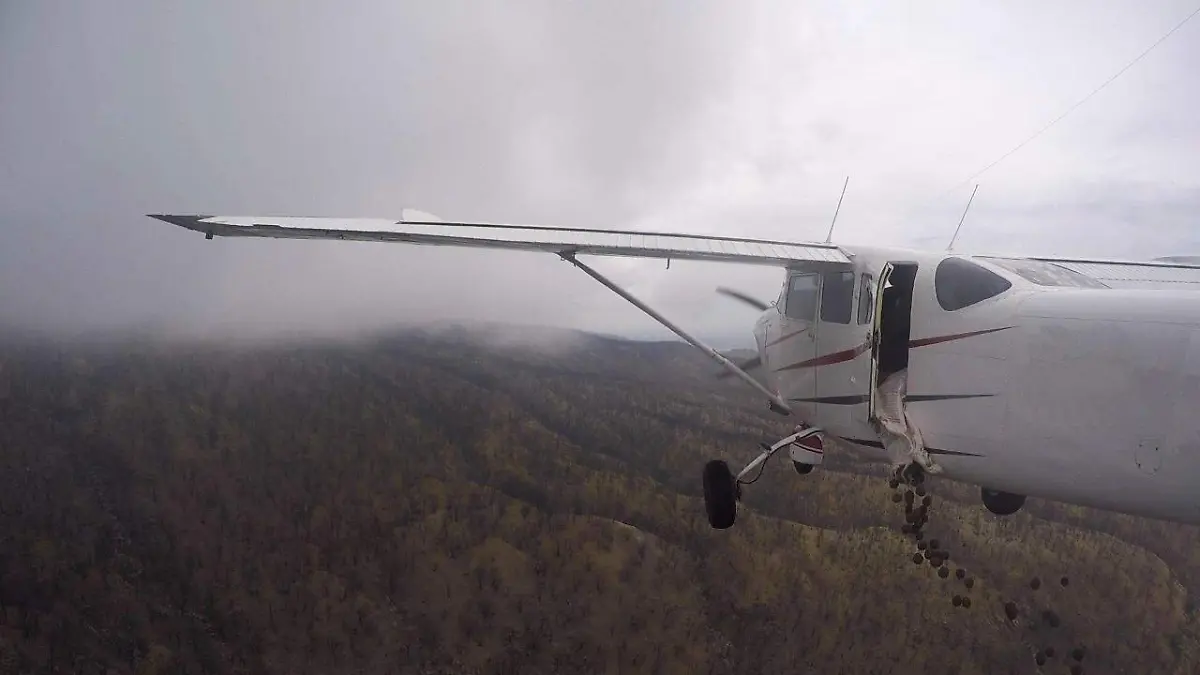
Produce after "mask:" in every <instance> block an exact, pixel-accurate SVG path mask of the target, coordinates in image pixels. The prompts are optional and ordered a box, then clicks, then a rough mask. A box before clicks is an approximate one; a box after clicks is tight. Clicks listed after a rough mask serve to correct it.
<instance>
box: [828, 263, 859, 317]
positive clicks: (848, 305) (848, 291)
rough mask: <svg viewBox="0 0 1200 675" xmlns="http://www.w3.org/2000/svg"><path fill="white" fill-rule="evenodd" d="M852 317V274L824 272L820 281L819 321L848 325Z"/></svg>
mask: <svg viewBox="0 0 1200 675" xmlns="http://www.w3.org/2000/svg"><path fill="white" fill-rule="evenodd" d="M853 316H854V272H826V273H825V274H824V279H822V280H821V321H828V322H830V323H842V324H848V323H850V319H851V317H853Z"/></svg>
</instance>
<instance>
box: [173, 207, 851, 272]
mask: <svg viewBox="0 0 1200 675" xmlns="http://www.w3.org/2000/svg"><path fill="white" fill-rule="evenodd" d="M150 217H152V218H157V219H158V220H162V221H164V222H167V223H171V224H173V225H178V226H180V227H184V228H187V229H189V230H195V231H197V232H203V233H204V234H205V235H206V236H207V237H209V238H211V237H272V238H280V239H334V240H341V241H382V242H394V243H406V244H425V245H432V246H468V247H477V248H500V249H514V250H526V251H544V252H549V253H555V254H589V255H607V256H625V257H640V258H667V259H672V258H673V259H677V260H712V261H726V262H741V263H750V264H760V265H776V266H784V267H813V266H816V267H826V266H827V267H834V268H838V267H844V266H846V265H848V264H849V263H850V257H849V256H848V255H847V254H846V252H845V251H843V250H842V249H841V248H840V247H838V246H836V245H833V244H808V243H797V242H785V241H767V240H762V239H739V238H731V237H709V236H702V235H689V234H678V233H668V232H628V231H623V230H601V229H585V228H565V227H536V226H527V225H500V224H491V223H448V222H434V221H408V220H386V219H376V218H311V217H306V218H280V217H257V216H195V215H151V216H150Z"/></svg>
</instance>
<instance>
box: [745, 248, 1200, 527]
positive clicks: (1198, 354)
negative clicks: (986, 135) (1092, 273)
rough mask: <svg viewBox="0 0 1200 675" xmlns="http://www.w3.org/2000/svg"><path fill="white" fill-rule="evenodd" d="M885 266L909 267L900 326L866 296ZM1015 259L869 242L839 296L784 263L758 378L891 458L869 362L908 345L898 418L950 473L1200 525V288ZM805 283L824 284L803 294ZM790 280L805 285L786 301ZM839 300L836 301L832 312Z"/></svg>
mask: <svg viewBox="0 0 1200 675" xmlns="http://www.w3.org/2000/svg"><path fill="white" fill-rule="evenodd" d="M948 259H950V260H953V261H954V262H950V263H946V262H945V261H946V260H948ZM888 260H892V261H906V262H910V263H915V270H916V274H915V277H914V278H913V280H912V283H911V305H910V309H908V310H907V317H904V313H905V312H904V311H903V310H896V309H895V308H894V307H893V309H892V310H891V311H892V312H893V313H892V314H890V315H888V314H887V311H888V310H884V316H883V319H884V322H886V321H888V320H891V321H892V322H893V328H894V330H891V331H890V333H889V330H888V327H887V326H886V325H885V326H882V330H881V326H880V321H879V317H877V316H873V315H871V314H872V311H871V309H870V308H869V305H868V304H867V303H873V304H878V303H877V301H878V298H877V297H874V296H873V294H874V293H878V292H885V291H884V290H883V289H882V288H873V287H872V284H874V282H875V280H877V279H878V277H879V274H880V271H881V268H882V267H883V265H884V264H885V263H886V262H887V261H888ZM962 261H965V263H964V262H962ZM1006 265H1007V266H1006ZM1014 265H1016V264H1015V263H1013V261H1006V260H1003V259H988V258H973V257H970V256H955V255H950V254H933V255H931V254H928V253H920V252H909V251H863V252H862V253H861V254H860V255H856V257H855V278H854V280H853V282H852V283H849V282H848V281H849V280H846V279H833V280H832V283H833V284H835V286H837V288H835V289H834V291H833V292H831V293H826V292H823V290H824V288H823V285H824V284H825V283H829V282H830V279H828V278H824V279H823V278H820V276H821V275H817V278H810V279H801V280H799V281H797V279H798V277H801V276H803V275H804V274H805V273H803V272H799V271H797V272H789V274H788V281H787V282H786V283H785V288H784V292H782V293H781V294H780V299H779V301H778V302H777V304H776V305H775V306H774V307H772V308H771V309H769V310H767V311H766V312H764V314H763V315H762V316H761V317H760V318H759V321H758V322H757V323H756V325H755V338H756V341H757V344H758V347H759V354H760V358H761V359H762V362H763V364H764V371H763V374H764V379H765V380H766V382H767V383H768V386H770V387H771V388H772V389H773V390H775V391H777V392H778V393H779V394H780V395H781V397H783V398H785V399H786V400H788V401H789V403H790V405H791V406H792V408H793V411H794V412H795V414H796V416H797V417H799V418H800V419H801V420H803V421H805V422H806V423H808V424H811V425H814V426H818V427H821V428H822V429H824V430H825V432H826V433H827V434H828V435H831V436H833V437H835V438H836V439H839V440H842V441H845V442H849V443H853V444H856V445H858V446H861V447H862V448H863V449H864V450H867V451H870V450H872V449H877V450H878V452H879V456H880V457H881V459H887V458H888V453H887V452H885V451H884V449H883V447H882V445H883V444H882V443H881V438H880V434H879V432H878V425H877V424H876V423H875V422H874V421H873V414H872V410H871V408H872V400H871V390H872V387H873V386H879V384H880V383H881V382H882V381H883V380H884V379H886V374H885V375H884V376H881V377H878V380H879V382H875V383H874V385H873V384H872V371H873V370H876V371H878V369H879V368H880V361H881V358H882V359H884V360H886V358H887V357H888V354H887V353H886V352H888V349H891V351H892V352H896V351H897V350H900V351H902V352H906V353H904V354H901V356H900V357H899V358H900V362H899V363H900V364H901V365H902V368H901V371H902V373H901V375H902V377H903V384H904V388H905V390H906V391H905V396H904V401H905V403H904V413H905V414H906V415H907V417H908V419H909V421H910V422H911V423H912V425H913V426H915V427H916V428H917V429H919V431H920V438H921V441H922V443H923V445H924V447H925V449H926V450H927V451H928V453H929V455H930V457H931V459H932V460H933V461H934V462H936V464H937V465H939V466H940V468H941V470H942V474H941V475H943V476H945V477H947V478H951V479H954V480H959V481H964V482H968V483H972V484H976V485H980V486H983V487H986V488H988V489H991V490H998V491H1004V492H1011V493H1015V494H1020V495H1029V496H1035V497H1043V498H1047V499H1051V500H1057V501H1063V502H1067V503H1073V504H1079V505H1085V506H1092V507H1097V508H1102V509H1107V510H1112V511H1117V512H1123V513H1128V514H1134V515H1141V516H1148V517H1153V518H1160V519H1166V520H1174V521H1181V522H1188V523H1200V493H1198V491H1197V489H1196V488H1197V486H1200V414H1198V413H1200V294H1198V293H1195V292H1194V291H1170V290H1140V289H1120V288H1107V287H1104V286H1102V285H1101V284H1099V283H1096V282H1094V281H1091V280H1089V279H1087V278H1082V277H1079V276H1073V275H1070V274H1065V273H1063V274H1061V275H1060V276H1056V275H1059V273H1060V272H1061V270H1054V269H1043V268H1040V267H1038V265H1037V264H1036V263H1029V262H1026V261H1022V262H1021V263H1020V265H1016V266H1015V267H1014ZM939 268H940V269H941V272H940V273H939ZM1010 268H1013V269H1010ZM1014 269H1017V270H1020V271H1022V272H1024V274H1021V273H1018V272H1017V271H1013V270H1014ZM993 275H994V277H993ZM864 277H865V279H864ZM812 282H815V283H816V286H818V287H820V288H818V290H817V291H816V292H815V293H811V294H808V295H805V293H804V292H803V289H804V288H806V287H807V284H810V283H812ZM976 282H978V283H976ZM973 283H974V284H975V285H976V286H977V288H974V289H973V290H972V289H970V288H968V289H967V290H965V291H964V290H963V285H964V284H965V285H967V286H970V284H973ZM989 284H991V285H990V286H989ZM789 286H790V287H791V288H792V289H793V290H794V289H801V290H800V291H797V292H794V293H792V295H791V298H789V293H788V291H789ZM955 286H958V287H959V288H958V290H957V293H958V297H956V296H955V292H954V291H953V289H954V287H955ZM850 287H853V293H851V294H850V295H851V297H850V299H847V298H846V293H845V290H846V289H847V288H850ZM893 290H894V289H892V290H889V291H886V292H889V293H890V292H893ZM972 293H974V295H972ZM939 294H940V295H939ZM984 296H986V297H984ZM789 301H791V302H792V303H793V305H792V306H791V307H789ZM814 301H815V305H816V306H815V308H814V307H810V306H809V304H810V303H813V302H814ZM829 301H832V302H836V303H840V304H841V305H844V306H841V307H836V308H831V307H823V306H822V303H823V302H829ZM893 304H894V303H893ZM793 308H798V309H793ZM789 314H790V315H791V316H789ZM898 317H900V318H898ZM831 319H832V320H831ZM903 319H907V320H908V321H909V322H910V323H909V325H908V326H899V328H896V326H897V325H898V324H899V322H900V321H902V320H903ZM903 329H907V330H903ZM881 333H882V334H883V335H882V339H881V337H880V335H881ZM897 336H901V337H897ZM889 337H890V340H891V343H890V347H889V344H888V339H889ZM900 341H903V343H904V344H903V345H901V344H899V342H900ZM880 342H883V343H884V344H882V345H881V344H880ZM893 360H895V357H893ZM895 369H896V368H895V367H893V368H892V370H893V371H894V370H895ZM875 405H876V406H878V405H879V401H878V400H877V401H876V402H875Z"/></svg>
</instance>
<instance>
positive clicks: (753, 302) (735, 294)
mask: <svg viewBox="0 0 1200 675" xmlns="http://www.w3.org/2000/svg"><path fill="white" fill-rule="evenodd" d="M717 292H718V293H720V294H721V295H727V296H729V297H731V298H733V299H735V300H741V301H742V302H744V303H746V304H747V305H750V306H751V307H753V308H755V309H757V310H759V311H763V312H765V311H767V310H768V309H769V308H770V307H771V305H769V304H767V303H765V302H763V301H762V300H759V299H758V298H752V297H750V296H749V295H746V294H745V293H742V292H741V291H735V290H733V289H732V288H725V287H724V286H720V287H718V288H717Z"/></svg>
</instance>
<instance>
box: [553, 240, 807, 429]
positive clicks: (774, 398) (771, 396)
mask: <svg viewBox="0 0 1200 675" xmlns="http://www.w3.org/2000/svg"><path fill="white" fill-rule="evenodd" d="M558 255H559V257H560V258H562V259H563V260H566V261H567V262H569V263H571V264H572V265H574V266H576V267H578V268H579V269H581V270H583V272H584V273H585V274H587V275H588V276H590V277H591V278H593V279H595V280H596V281H599V282H600V283H602V284H604V285H605V286H606V287H608V289H609V290H611V291H612V292H613V293H616V294H617V295H619V296H621V297H622V298H625V299H626V300H628V301H629V302H630V303H631V304H632V305H633V306H634V307H637V308H638V309H640V310H642V311H643V312H645V313H647V314H649V315H650V316H651V317H652V318H653V319H654V320H655V321H657V322H659V323H661V324H662V325H664V326H666V327H667V328H668V329H669V330H670V331H671V332H672V333H675V334H676V335H678V336H679V337H681V338H683V339H684V340H685V341H686V342H687V343H688V344H690V345H692V346H693V347H695V348H696V349H699V350H700V351H702V352H704V353H705V354H707V355H708V357H709V358H711V359H713V360H714V361H716V362H717V363H719V364H721V367H723V368H725V370H728V371H729V372H730V373H731V374H732V375H734V376H736V377H738V378H741V380H742V381H744V382H745V383H746V384H749V385H750V386H751V387H754V388H755V389H756V390H758V392H759V393H761V394H763V395H764V396H766V397H767V400H768V401H769V402H770V407H771V410H773V411H774V412H777V413H779V414H780V415H785V416H786V415H790V414H792V409H791V408H790V407H788V404H787V403H786V402H785V401H784V400H783V399H782V398H780V397H779V395H778V394H776V393H774V392H772V391H771V390H770V389H767V388H766V387H765V386H763V385H762V383H761V382H759V381H758V380H756V379H754V378H753V377H752V376H751V375H750V374H749V373H747V372H746V371H744V370H742V369H741V368H739V367H738V366H737V364H735V363H734V362H733V361H730V360H729V359H727V358H725V357H724V356H723V355H722V354H721V352H718V351H717V350H716V349H713V348H712V347H709V346H708V345H706V344H704V343H703V342H701V341H700V340H699V339H698V338H696V337H694V336H692V335H690V334H689V333H688V332H687V331H685V330H683V329H682V328H680V327H679V326H676V325H675V324H673V323H671V321H670V320H669V319H667V318H666V317H665V316H663V315H662V314H659V313H658V312H656V311H654V310H653V309H652V308H650V307H649V306H647V305H646V304H645V303H643V302H642V301H641V300H638V299H637V298H635V297H633V296H632V295H630V294H629V292H628V291H626V290H625V289H623V288H621V287H620V286H618V285H616V284H614V283H613V282H611V281H609V280H608V278H607V277H605V276H604V275H603V274H600V273H599V272H597V271H596V270H594V269H592V268H591V267H588V266H587V265H585V264H584V263H582V262H579V260H578V259H577V258H576V257H575V254H574V253H573V252H562V253H559V254H558Z"/></svg>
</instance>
